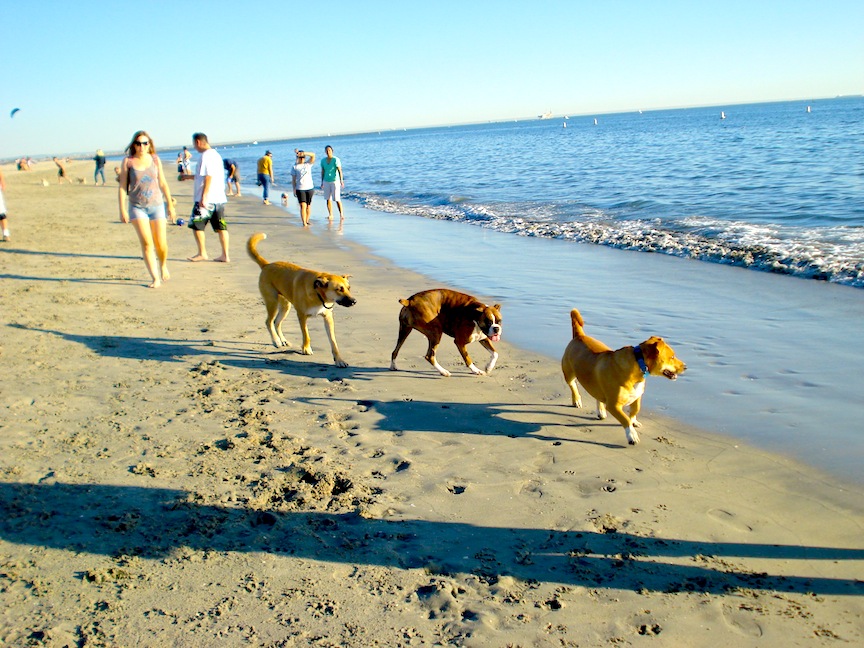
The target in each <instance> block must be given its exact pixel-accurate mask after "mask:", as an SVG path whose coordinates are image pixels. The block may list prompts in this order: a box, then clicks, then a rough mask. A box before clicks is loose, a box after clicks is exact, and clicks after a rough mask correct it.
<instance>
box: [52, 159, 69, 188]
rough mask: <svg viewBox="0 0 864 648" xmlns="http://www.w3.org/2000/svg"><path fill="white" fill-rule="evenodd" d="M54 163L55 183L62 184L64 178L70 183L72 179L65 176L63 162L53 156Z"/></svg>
mask: <svg viewBox="0 0 864 648" xmlns="http://www.w3.org/2000/svg"><path fill="white" fill-rule="evenodd" d="M54 164H56V165H57V184H63V181H64V180H65V181H66V182H68V183H69V184H72V181H71V180H70V179H69V178H67V177H66V167H65V165H64V164H63V161H62V160H60V159H59V158H56V157H55V158H54Z"/></svg>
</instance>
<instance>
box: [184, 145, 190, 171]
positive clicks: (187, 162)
mask: <svg viewBox="0 0 864 648" xmlns="http://www.w3.org/2000/svg"><path fill="white" fill-rule="evenodd" d="M191 168H192V154H191V153H190V152H189V149H188V148H186V147H185V146H184V147H183V173H185V174H189V169H191Z"/></svg>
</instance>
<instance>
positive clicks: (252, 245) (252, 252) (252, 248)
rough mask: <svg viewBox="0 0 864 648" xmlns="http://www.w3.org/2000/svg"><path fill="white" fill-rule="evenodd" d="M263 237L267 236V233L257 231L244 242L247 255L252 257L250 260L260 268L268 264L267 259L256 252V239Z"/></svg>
mask: <svg viewBox="0 0 864 648" xmlns="http://www.w3.org/2000/svg"><path fill="white" fill-rule="evenodd" d="M265 238H267V235H266V234H264V233H263V232H259V233H258V234H253V235H252V236H250V237H249V241H248V242H247V243H246V251H247V252H248V253H249V256H250V257H252V260H253V261H254V262H255V263H257V264H258V265H259V266H260V267H262V268H263V267H264V266H265V265H267V264H268V261H267V259H265V258H264V257H262V256H261V255H260V254H258V241H260V240H261V239H265Z"/></svg>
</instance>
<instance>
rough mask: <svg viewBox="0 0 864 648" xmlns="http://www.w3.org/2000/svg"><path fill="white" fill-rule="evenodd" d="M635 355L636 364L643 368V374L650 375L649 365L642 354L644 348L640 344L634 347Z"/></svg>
mask: <svg viewBox="0 0 864 648" xmlns="http://www.w3.org/2000/svg"><path fill="white" fill-rule="evenodd" d="M633 355H635V356H636V364H638V365H639V369H641V370H642V375H643V376H647V375H648V373H649V372H648V365H647V364H645V356H644V355H643V354H642V348H641V347H638V346H634V347H633Z"/></svg>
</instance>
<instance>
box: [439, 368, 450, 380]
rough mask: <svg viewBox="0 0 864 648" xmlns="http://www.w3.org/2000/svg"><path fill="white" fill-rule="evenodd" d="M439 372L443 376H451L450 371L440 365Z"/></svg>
mask: <svg viewBox="0 0 864 648" xmlns="http://www.w3.org/2000/svg"><path fill="white" fill-rule="evenodd" d="M438 373H440V374H441V375H442V376H444V377H445V378H449V377H450V372H449V371H447V370H446V369H445V368H444V367H438Z"/></svg>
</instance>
